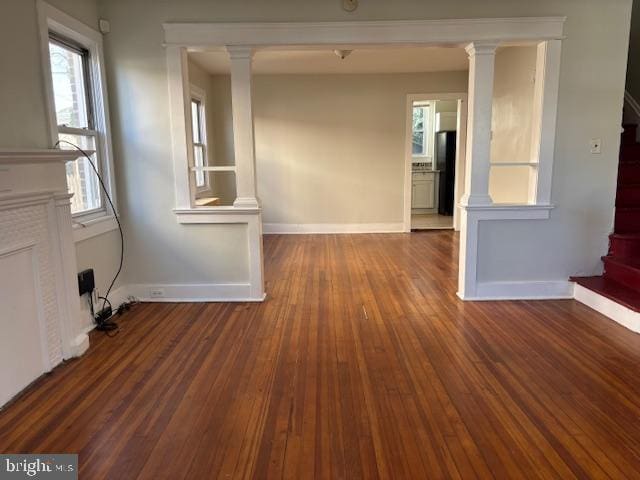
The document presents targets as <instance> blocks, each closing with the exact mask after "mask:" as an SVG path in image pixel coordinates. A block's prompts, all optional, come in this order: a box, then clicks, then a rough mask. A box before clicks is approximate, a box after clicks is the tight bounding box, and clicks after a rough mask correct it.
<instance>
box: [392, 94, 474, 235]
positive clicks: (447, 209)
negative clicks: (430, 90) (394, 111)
mask: <svg viewBox="0 0 640 480" xmlns="http://www.w3.org/2000/svg"><path fill="white" fill-rule="evenodd" d="M466 110H467V107H466V94H462V93H460V94H451V93H448V94H423V95H417V94H412V95H408V96H407V112H406V148H405V151H406V155H405V157H406V158H405V204H404V230H405V231H407V232H409V231H420V230H441V229H454V230H459V229H460V224H459V212H458V203H459V201H460V198H461V197H462V194H463V193H464V158H465V148H464V147H465V142H466Z"/></svg>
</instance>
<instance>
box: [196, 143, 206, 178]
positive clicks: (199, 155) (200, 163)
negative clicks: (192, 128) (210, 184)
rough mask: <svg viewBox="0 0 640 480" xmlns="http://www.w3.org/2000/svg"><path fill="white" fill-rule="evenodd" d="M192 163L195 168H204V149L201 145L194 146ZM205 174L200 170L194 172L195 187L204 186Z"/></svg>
mask: <svg viewBox="0 0 640 480" xmlns="http://www.w3.org/2000/svg"><path fill="white" fill-rule="evenodd" d="M193 161H194V165H195V166H196V167H204V147H203V146H202V145H194V147H193ZM205 175H206V173H205V172H204V171H202V170H196V187H199V188H200V187H204V186H206V179H205V178H206V177H205Z"/></svg>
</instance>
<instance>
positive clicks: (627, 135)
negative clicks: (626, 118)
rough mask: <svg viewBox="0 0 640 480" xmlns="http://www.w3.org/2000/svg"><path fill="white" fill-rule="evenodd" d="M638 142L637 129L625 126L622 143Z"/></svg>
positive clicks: (632, 143)
mask: <svg viewBox="0 0 640 480" xmlns="http://www.w3.org/2000/svg"><path fill="white" fill-rule="evenodd" d="M635 143H636V131H635V129H627V128H625V130H624V132H622V144H623V145H634V144H635Z"/></svg>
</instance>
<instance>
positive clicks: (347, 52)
mask: <svg viewBox="0 0 640 480" xmlns="http://www.w3.org/2000/svg"><path fill="white" fill-rule="evenodd" d="M351 52H353V50H334V51H333V53H335V54H336V55H337V56H338V57H339V58H340V60H344V59H345V58H347V57H348V56H349V55H351Z"/></svg>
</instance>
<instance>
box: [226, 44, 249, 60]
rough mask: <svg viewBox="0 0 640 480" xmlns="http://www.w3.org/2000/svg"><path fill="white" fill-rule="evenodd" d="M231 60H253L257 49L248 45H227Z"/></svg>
mask: <svg viewBox="0 0 640 480" xmlns="http://www.w3.org/2000/svg"><path fill="white" fill-rule="evenodd" d="M225 48H226V49H227V53H229V58H230V59H231V60H240V59H244V60H251V59H252V58H253V53H254V51H255V49H254V48H253V47H250V46H247V45H226V46H225Z"/></svg>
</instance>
